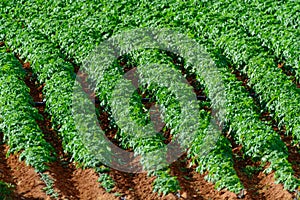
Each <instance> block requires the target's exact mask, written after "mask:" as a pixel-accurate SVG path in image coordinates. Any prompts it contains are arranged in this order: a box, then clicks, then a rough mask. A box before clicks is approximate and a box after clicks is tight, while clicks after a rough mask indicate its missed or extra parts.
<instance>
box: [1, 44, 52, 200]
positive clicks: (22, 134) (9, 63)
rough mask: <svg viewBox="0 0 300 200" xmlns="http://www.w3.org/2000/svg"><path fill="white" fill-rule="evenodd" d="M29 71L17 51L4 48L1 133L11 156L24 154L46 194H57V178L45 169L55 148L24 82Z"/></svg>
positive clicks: (2, 55) (2, 60) (22, 158)
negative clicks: (48, 139) (42, 184)
mask: <svg viewBox="0 0 300 200" xmlns="http://www.w3.org/2000/svg"><path fill="white" fill-rule="evenodd" d="M25 76H26V73H25V71H24V70H23V68H22V66H21V64H20V62H19V61H18V60H17V58H16V57H15V56H14V54H13V53H8V52H6V47H1V48H0V109H1V113H0V132H3V133H4V138H3V141H4V142H5V143H7V144H8V146H9V150H8V152H7V156H8V155H10V154H12V153H20V156H19V158H20V160H24V161H25V163H26V164H27V165H30V166H32V167H33V168H34V169H35V171H36V172H38V173H39V175H40V176H41V179H42V180H43V181H44V183H45V184H46V187H45V190H46V193H47V194H49V195H52V196H56V195H57V193H56V192H55V191H54V190H53V187H52V186H53V180H52V179H51V178H50V177H49V175H47V174H45V173H44V172H45V171H46V170H47V169H48V168H49V167H48V165H47V164H49V163H50V162H53V161H55V159H56V154H55V151H54V148H53V147H52V146H51V145H50V144H49V143H48V142H47V141H46V140H45V139H44V135H43V132H42V131H41V129H40V127H39V125H38V124H37V122H36V120H41V119H42V116H41V115H40V114H39V113H38V110H37V109H35V108H34V107H33V99H32V97H31V96H30V93H29V92H30V88H29V87H27V85H26V84H25V82H24V79H25Z"/></svg>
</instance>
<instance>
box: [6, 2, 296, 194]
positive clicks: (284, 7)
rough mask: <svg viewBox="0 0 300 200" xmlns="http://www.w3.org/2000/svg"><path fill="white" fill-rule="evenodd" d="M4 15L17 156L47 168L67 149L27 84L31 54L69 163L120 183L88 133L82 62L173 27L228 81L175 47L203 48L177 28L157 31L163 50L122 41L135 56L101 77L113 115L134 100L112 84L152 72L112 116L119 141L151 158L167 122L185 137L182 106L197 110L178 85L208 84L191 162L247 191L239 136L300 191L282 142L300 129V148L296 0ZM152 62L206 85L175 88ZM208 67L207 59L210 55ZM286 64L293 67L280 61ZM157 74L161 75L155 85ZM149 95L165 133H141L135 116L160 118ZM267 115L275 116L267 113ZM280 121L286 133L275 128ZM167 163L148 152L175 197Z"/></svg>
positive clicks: (102, 94) (220, 183)
mask: <svg viewBox="0 0 300 200" xmlns="http://www.w3.org/2000/svg"><path fill="white" fill-rule="evenodd" d="M0 13H1V15H0V42H4V44H5V47H2V48H1V52H0V89H1V90H0V94H1V95H0V111H1V112H0V131H1V132H3V133H4V141H5V142H6V143H7V144H8V145H9V147H10V151H9V153H17V152H19V153H21V154H20V158H21V159H24V160H25V162H26V163H27V164H28V165H31V166H33V167H34V168H35V169H36V171H38V172H40V173H41V172H44V171H45V170H47V163H49V162H52V161H53V160H54V159H55V156H56V155H55V154H54V153H53V152H55V150H53V147H52V146H51V145H50V144H48V143H47V142H46V141H45V139H44V138H43V132H42V131H41V130H40V128H39V127H38V125H37V123H36V120H38V119H40V118H41V116H40V115H39V114H38V112H37V110H36V109H35V108H34V103H33V101H32V98H31V97H30V94H29V88H28V87H27V86H26V84H25V83H24V77H25V76H26V72H25V71H24V70H23V69H22V67H21V65H20V62H19V61H18V60H17V58H16V57H19V58H20V59H22V60H23V61H24V62H29V63H30V66H31V69H32V71H33V74H34V76H35V78H36V79H37V80H38V82H39V83H38V84H40V85H42V84H45V87H44V88H43V94H44V98H45V99H44V100H45V102H46V110H45V112H46V113H47V114H49V116H51V122H52V126H53V128H54V130H56V131H57V132H58V133H59V137H60V139H61V140H62V146H63V148H64V151H65V152H66V153H68V155H69V157H70V160H71V161H74V162H76V163H78V164H79V165H80V166H84V167H91V168H94V169H96V171H97V172H99V173H101V174H102V175H101V176H100V179H99V181H100V182H102V186H104V187H105V188H106V189H107V190H108V191H110V190H111V189H112V187H113V184H114V181H113V180H112V178H111V177H110V176H109V175H108V174H105V173H103V172H106V171H107V168H106V167H104V166H103V163H101V159H100V160H99V159H97V158H95V156H94V155H93V153H91V152H90V150H89V149H88V148H87V146H86V144H85V143H84V141H83V140H82V139H81V138H80V136H79V135H78V130H77V128H76V122H75V120H74V118H73V115H72V108H71V106H72V96H73V86H74V82H75V80H76V73H75V72H76V66H79V67H80V69H81V70H83V71H84V70H87V69H85V65H84V63H85V61H86V59H87V58H89V57H88V55H89V54H90V52H92V51H94V50H95V49H96V48H101V46H100V47H98V45H101V44H102V42H103V41H105V40H107V39H108V38H111V37H112V36H114V35H117V34H119V33H122V32H125V31H128V30H132V29H135V28H155V29H156V30H159V29H160V28H161V29H162V28H170V29H172V30H174V32H177V33H180V34H182V35H186V36H188V37H189V38H191V39H192V40H193V41H195V42H196V43H197V44H199V45H201V46H203V47H204V48H205V51H206V53H207V55H209V56H210V58H212V60H213V61H214V64H215V67H216V69H217V73H218V75H219V78H220V79H218V80H213V79H209V80H208V79H207V77H206V76H205V75H204V74H203V72H202V69H200V68H199V67H197V66H196V65H194V63H193V60H189V57H184V56H183V55H178V54H176V53H175V54H174V53H173V52H182V53H184V54H185V55H188V54H187V52H188V51H191V50H192V47H191V48H189V47H188V48H187V47H186V45H187V44H186V43H184V42H183V40H184V39H183V38H182V40H177V39H178V38H170V37H168V32H155V31H154V32H153V33H151V34H153V35H152V36H153V38H151V39H152V40H154V41H155V42H156V43H158V44H160V46H157V48H156V49H144V50H136V51H132V52H127V51H126V49H117V50H116V49H115V51H116V52H117V54H118V53H120V52H126V53H125V54H124V55H122V56H120V57H119V58H117V59H115V57H114V56H112V57H107V58H104V59H102V60H100V61H101V62H100V63H99V64H100V66H99V67H96V68H94V69H93V70H94V71H93V73H92V74H91V75H90V77H91V79H92V78H94V81H95V82H96V83H95V85H96V87H95V91H96V96H97V98H99V100H100V105H101V106H102V108H101V109H103V110H105V112H107V113H108V114H109V115H110V116H112V115H114V116H115V115H116V113H114V112H116V110H114V108H115V107H118V106H119V109H118V111H120V110H122V109H121V108H122V106H124V105H122V104H121V103H120V102H118V101H115V98H113V95H114V93H113V92H112V91H114V90H115V89H116V87H117V84H118V83H119V82H118V81H119V80H121V79H122V77H123V75H124V74H125V73H126V70H128V69H133V68H134V67H137V68H138V71H139V73H141V74H142V75H143V76H141V77H140V80H139V81H140V86H139V88H138V89H139V92H135V93H134V95H133V97H132V98H130V109H131V114H130V115H127V113H126V111H124V112H123V113H121V112H120V113H117V114H118V115H119V116H122V117H121V118H119V119H118V120H117V119H111V120H110V124H109V128H111V129H117V134H116V139H117V140H118V141H119V145H120V146H121V147H122V148H124V149H126V150H129V149H130V150H134V152H135V153H136V154H139V155H149V154H150V153H151V152H152V151H155V150H158V149H163V148H165V147H166V146H167V145H166V144H165V141H166V140H167V138H166V137H165V136H164V135H163V131H166V130H167V129H170V130H171V131H170V132H171V137H173V138H177V137H179V138H184V137H185V136H186V135H184V133H185V130H182V128H181V126H180V125H181V123H183V119H182V118H180V117H179V116H180V115H181V113H182V112H183V113H184V112H185V113H186V116H188V114H189V111H186V110H184V109H181V108H180V95H178V94H176V92H174V91H175V90H176V89H177V88H180V89H182V91H184V89H187V90H203V95H206V97H207V99H208V100H207V101H199V102H198V103H196V104H197V106H194V109H195V110H197V111H199V116H198V118H197V120H195V121H189V122H187V123H190V124H197V125H198V127H196V128H195V130H196V137H195V139H194V141H193V142H192V144H191V145H190V146H189V149H188V152H187V156H188V158H190V159H191V162H192V164H193V165H196V166H197V167H196V171H197V172H199V173H205V172H208V175H207V176H206V179H207V180H208V181H210V182H213V183H214V184H215V187H216V188H217V189H222V188H227V189H228V190H230V191H232V192H234V193H236V194H238V193H239V192H240V191H241V190H243V189H244V186H243V184H242V183H241V181H240V179H239V177H238V176H237V173H236V171H235V169H234V155H233V153H232V145H233V144H235V145H240V146H242V153H243V155H244V156H245V157H246V158H250V159H251V160H253V161H255V162H256V161H259V162H261V166H262V168H263V167H264V166H268V167H265V168H264V169H265V172H266V173H270V172H271V171H274V172H275V173H274V177H275V180H276V182H277V183H281V184H283V185H284V188H285V189H287V190H289V191H290V192H295V191H296V190H297V189H299V187H300V181H299V179H298V178H299V177H298V178H297V177H296V176H295V175H294V174H295V172H294V170H293V166H292V164H291V163H290V162H289V161H288V156H289V155H288V148H287V146H286V144H285V143H284V142H283V140H282V139H281V137H288V136H292V140H293V145H294V146H295V147H296V148H298V150H299V143H300V120H299V119H300V107H299V105H300V93H299V89H298V88H297V84H298V83H299V80H300V79H299V78H300V73H299V62H300V48H299V45H300V43H299V35H300V28H299V24H298V23H299V21H300V19H299V3H297V2H296V1H286V2H284V3H283V2H276V1H271V0H267V1H262V0H255V1H243V2H242V1H239V2H237V1H233V0H221V1H202V2H201V1H192V0H188V1H177V0H174V1H159V0H153V1H136V0H130V1H124V0H112V1H97V0H95V1H84V0H78V1H69V0H50V1H42V0H28V1H27V0H4V1H3V2H2V3H1V7H0ZM180 34H179V35H180ZM145 41H147V40H145ZM118 42H119V43H120V44H122V42H123V43H126V42H127V41H116V43H118ZM170 44H176V45H175V46H171V45H170ZM7 49H9V50H10V51H11V52H7ZM162 49H165V50H162ZM166 49H168V50H169V51H166ZM149 63H156V64H160V65H162V66H166V67H167V68H170V74H172V73H174V74H176V73H179V74H184V76H191V77H194V78H193V81H194V82H196V84H195V85H193V87H194V88H192V86H189V87H187V86H185V85H184V84H178V85H176V84H175V82H176V81H172V80H171V81H170V82H172V83H174V84H173V85H168V86H166V85H165V84H164V81H163V80H164V77H163V76H159V75H160V74H159V73H158V74H155V71H156V70H158V71H159V68H155V67H153V68H147V67H145V66H148V64H149ZM199 64H200V65H201V64H202V65H205V64H206V63H205V62H202V63H201V62H200V61H199ZM282 64H284V65H283V66H284V67H283V68H282V67H281V68H279V67H278V65H280V66H282ZM172 70H173V71H172ZM237 71H238V72H239V73H241V74H242V75H243V77H246V78H245V80H243V81H244V82H242V81H240V80H238V78H237V75H236V72H237ZM153 77H154V78H153ZM153 80H161V81H156V82H153V83H152V82H151V81H153ZM216 82H222V83H223V85H224V91H223V92H224V94H225V95H224V96H225V99H226V100H224V101H218V100H217V98H218V97H219V96H218V93H217V92H216V91H215V88H214V86H215V84H212V83H216ZM150 83H151V84H150ZM186 87H187V88H186ZM249 88H251V91H253V93H254V94H251V93H250V92H249ZM119 92H120V93H121V92H122V91H119ZM142 94H146V97H148V98H150V100H151V102H155V103H156V104H158V105H160V106H161V108H162V110H163V112H162V114H161V117H162V119H163V121H164V123H165V126H164V129H163V130H162V132H160V133H161V134H154V135H151V137H146V138H141V137H140V135H142V134H143V130H144V129H142V128H141V129H140V130H139V131H138V133H132V132H131V131H132V130H133V129H132V127H133V126H134V125H137V126H139V127H147V126H148V125H149V123H150V115H149V113H148V112H144V111H145V110H147V109H146V108H145V105H143V103H142V101H141V99H142ZM220 107H222V108H224V116H222V118H221V117H220V118H217V120H218V121H219V122H220V123H221V124H223V125H224V127H223V130H222V131H220V130H219V131H217V132H218V133H216V134H217V135H219V137H218V140H217V141H216V142H215V144H214V148H213V149H211V150H210V151H209V152H208V153H207V154H205V155H202V154H201V148H202V146H201V145H202V144H203V143H204V139H205V136H206V134H208V133H209V132H210V128H211V127H210V122H211V119H212V115H213V113H212V111H211V108H220ZM98 111H99V110H97V112H98ZM266 112H267V113H269V115H270V117H272V119H273V121H268V122H265V121H262V120H261V116H262V114H263V113H266ZM217 117H218V116H217ZM112 118H113V117H112ZM126 122H128V123H127V124H126ZM273 123H275V124H273ZM274 125H275V126H278V128H279V130H281V131H283V132H284V133H285V136H284V135H283V136H281V135H279V133H278V132H276V131H274V130H273V128H272V126H274ZM104 131H105V130H104ZM157 163H158V161H157V162H154V160H151V159H141V165H142V166H143V169H145V170H147V171H148V175H149V176H155V177H156V179H155V181H154V183H153V188H154V191H156V192H158V193H163V194H167V193H170V192H176V191H177V190H180V185H179V182H178V180H177V177H175V176H172V175H171V173H170V168H169V167H167V166H164V167H162V168H158V169H156V170H153V169H152V168H151V166H152V165H156V164H157Z"/></svg>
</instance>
